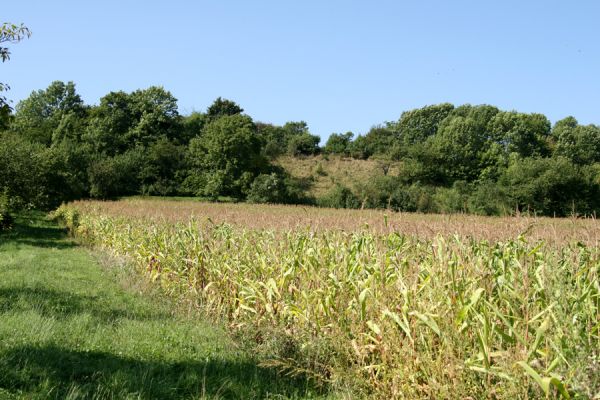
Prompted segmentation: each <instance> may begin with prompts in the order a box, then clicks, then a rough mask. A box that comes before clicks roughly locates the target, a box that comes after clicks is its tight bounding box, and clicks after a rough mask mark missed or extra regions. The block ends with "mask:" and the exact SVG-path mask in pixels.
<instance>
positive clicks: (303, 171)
mask: <svg viewBox="0 0 600 400" xmlns="http://www.w3.org/2000/svg"><path fill="white" fill-rule="evenodd" d="M274 164H275V165H278V166H280V167H282V168H283V169H285V171H286V172H287V173H289V174H290V175H291V176H293V177H294V178H297V179H299V180H301V181H302V182H303V183H305V184H306V188H307V194H308V195H310V196H313V197H315V198H319V197H321V196H323V195H325V194H326V193H327V192H328V191H329V190H331V188H333V187H334V186H335V185H336V184H341V185H343V186H346V187H348V188H351V189H353V188H355V187H356V186H360V185H362V184H365V183H367V182H368V181H369V179H371V178H373V177H376V176H383V175H384V170H385V169H386V168H388V170H387V174H388V175H398V173H399V171H400V167H401V162H390V161H385V160H382V159H373V158H372V159H368V160H359V159H354V158H350V157H341V156H334V155H329V156H323V155H317V156H303V157H292V156H281V157H279V158H277V159H276V160H275V161H274Z"/></svg>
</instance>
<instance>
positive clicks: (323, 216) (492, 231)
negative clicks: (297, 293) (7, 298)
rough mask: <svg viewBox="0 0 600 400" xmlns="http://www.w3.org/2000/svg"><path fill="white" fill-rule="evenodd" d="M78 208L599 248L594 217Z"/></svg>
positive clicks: (198, 206) (148, 203) (181, 204)
mask: <svg viewBox="0 0 600 400" xmlns="http://www.w3.org/2000/svg"><path fill="white" fill-rule="evenodd" d="M73 204H75V205H76V207H77V208H80V209H83V210H97V211H98V212H100V213H102V214H104V215H110V216H130V217H134V218H151V219H153V220H155V221H159V220H164V221H166V222H170V223H174V222H187V221H188V220H189V219H190V218H191V217H194V218H196V219H197V220H198V221H205V220H211V221H212V222H214V223H216V224H220V223H227V224H232V225H235V226H238V227H242V228H247V229H274V230H278V231H286V230H292V229H293V230H297V229H307V230H310V231H314V232H316V231H321V230H343V231H347V232H354V231H365V230H366V231H369V232H373V233H378V234H387V233H394V232H396V233H400V234H402V235H408V236H416V237H418V238H421V239H432V238H434V237H436V236H438V235H441V236H444V237H447V236H451V235H458V236H460V237H464V238H473V239H475V240H488V241H491V242H496V241H504V240H507V239H515V238H517V237H518V236H519V235H523V236H525V237H526V238H527V239H528V240H530V241H534V242H535V241H538V240H543V241H545V242H546V243H548V244H558V245H562V244H567V243H570V242H574V241H576V242H581V243H585V244H587V245H591V246H598V245H599V244H600V222H598V221H597V220H596V219H593V218H588V219H581V218H572V219H567V218H540V217H527V216H522V217H481V216H474V215H466V214H448V215H442V214H417V213H396V212H387V211H382V210H347V209H337V210H336V209H326V208H318V207H308V206H285V205H251V204H244V203H238V204H219V203H204V202H202V203H201V202H196V201H168V200H167V201H165V200H158V199H154V200H140V199H130V200H125V201H117V202H101V201H82V202H75V203H73Z"/></svg>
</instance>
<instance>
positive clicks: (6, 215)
mask: <svg viewBox="0 0 600 400" xmlns="http://www.w3.org/2000/svg"><path fill="white" fill-rule="evenodd" d="M13 223H14V218H13V216H12V215H11V213H10V204H9V201H8V196H7V195H6V194H5V193H0V233H1V232H2V231H7V230H9V229H11V228H12V226H13Z"/></svg>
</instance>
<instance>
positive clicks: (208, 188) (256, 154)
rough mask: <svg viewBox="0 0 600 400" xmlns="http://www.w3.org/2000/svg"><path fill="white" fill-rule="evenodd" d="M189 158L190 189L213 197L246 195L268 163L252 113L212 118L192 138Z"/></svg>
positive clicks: (188, 182) (187, 180)
mask: <svg viewBox="0 0 600 400" xmlns="http://www.w3.org/2000/svg"><path fill="white" fill-rule="evenodd" d="M188 162H189V165H190V171H189V174H188V177H187V178H186V181H185V183H184V185H185V186H186V188H187V190H189V191H190V192H191V193H193V194H195V195H198V196H208V197H212V198H216V197H218V196H233V197H237V198H241V197H243V196H244V194H245V193H246V192H247V190H248V189H249V188H250V184H251V183H252V181H253V180H254V178H255V177H256V176H257V175H258V174H259V173H261V172H262V171H263V170H265V167H266V166H267V162H266V160H265V159H264V158H263V156H262V155H261V141H260V138H259V136H258V134H257V132H256V126H255V125H254V123H253V122H252V119H251V118H250V117H248V116H245V115H239V114H237V115H228V116H224V117H221V118H218V119H216V120H214V121H212V122H210V123H209V124H208V125H207V126H206V128H205V129H204V132H203V134H202V136H199V137H196V138H194V139H192V140H191V142H190V146H189V149H188Z"/></svg>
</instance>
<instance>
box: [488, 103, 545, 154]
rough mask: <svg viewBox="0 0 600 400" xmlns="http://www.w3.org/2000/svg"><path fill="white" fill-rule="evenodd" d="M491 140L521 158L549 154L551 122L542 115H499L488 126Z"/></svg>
mask: <svg viewBox="0 0 600 400" xmlns="http://www.w3.org/2000/svg"><path fill="white" fill-rule="evenodd" d="M488 131H489V134H490V139H491V140H492V141H494V142H496V143H498V144H500V145H502V146H503V147H504V150H505V151H506V152H508V153H517V154H519V155H520V156H521V157H532V156H546V155H548V154H549V135H550V121H548V118H546V117H545V116H544V115H542V114H523V113H518V112H514V111H510V112H499V113H497V114H496V115H495V116H494V117H493V118H492V119H491V120H490V122H489V124H488Z"/></svg>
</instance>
